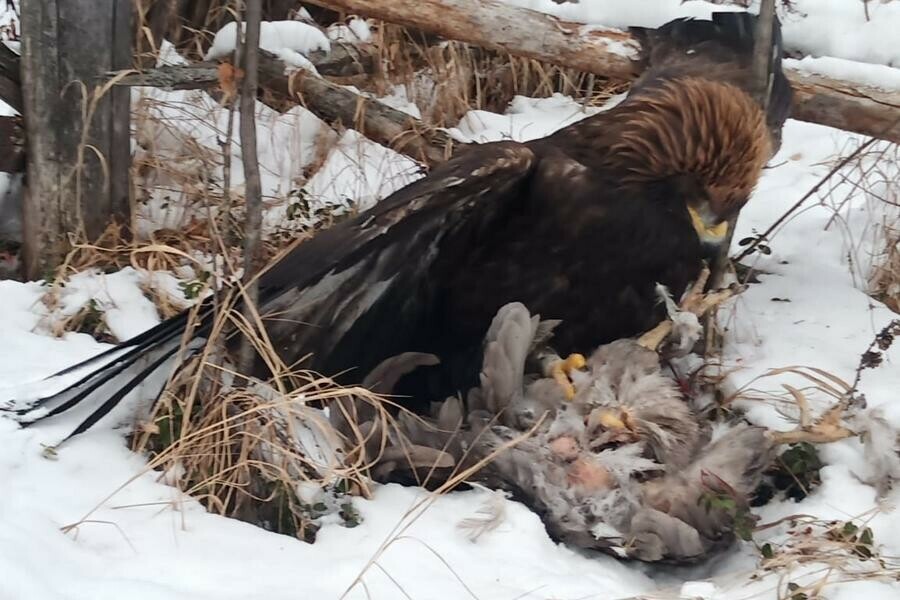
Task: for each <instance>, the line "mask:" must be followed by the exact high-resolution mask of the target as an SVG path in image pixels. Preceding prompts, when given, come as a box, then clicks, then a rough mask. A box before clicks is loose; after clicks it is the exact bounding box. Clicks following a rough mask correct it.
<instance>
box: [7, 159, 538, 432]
mask: <svg viewBox="0 0 900 600" xmlns="http://www.w3.org/2000/svg"><path fill="white" fill-rule="evenodd" d="M534 163H535V157H534V154H533V152H532V151H531V150H529V149H528V148H527V147H526V146H524V145H522V144H518V143H514V142H497V143H492V144H484V145H481V146H478V147H477V148H472V149H470V150H468V151H465V152H463V153H461V154H460V155H459V156H457V157H454V158H453V159H452V160H450V161H448V162H447V163H445V164H443V165H441V166H439V167H437V168H436V169H434V170H433V171H432V172H431V173H430V174H429V176H428V177H426V178H423V179H420V180H418V181H416V182H414V183H412V184H411V185H409V186H407V187H405V188H403V189H402V190H400V191H398V192H396V193H395V194H393V195H392V196H390V197H389V198H387V199H385V200H384V201H382V202H381V203H379V204H378V205H376V206H375V207H373V208H372V209H370V210H368V211H366V212H364V213H361V214H360V215H358V216H356V217H353V218H352V219H349V220H347V221H344V222H342V223H339V224H337V225H335V226H334V227H332V228H330V229H327V230H325V231H322V232H319V233H318V234H317V235H316V236H315V237H314V238H312V239H310V240H308V241H304V242H301V243H299V244H298V245H296V246H295V247H293V248H292V249H291V250H290V251H289V252H288V253H287V254H286V255H285V256H284V257H283V258H282V259H281V260H280V261H278V262H276V263H275V264H274V265H273V266H272V267H271V268H270V269H268V270H267V271H266V272H265V273H263V274H262V275H261V277H260V304H261V310H260V312H261V313H262V315H263V317H264V320H265V322H266V328H267V331H268V333H269V336H270V338H271V339H272V341H273V342H274V344H275V345H276V347H277V348H278V350H279V351H283V352H284V355H285V356H288V357H297V356H298V354H300V353H299V352H298V349H300V350H304V349H309V351H311V352H313V353H314V354H313V356H312V357H311V358H312V362H311V363H310V364H307V365H304V366H312V367H326V366H327V365H329V364H331V363H330V359H331V358H332V357H333V356H334V355H335V354H336V353H341V352H345V351H350V350H352V349H361V348H369V349H371V348H373V347H375V348H378V354H379V356H380V357H381V358H383V357H384V356H390V355H391V354H397V353H398V352H399V351H403V350H405V348H403V344H404V342H405V341H406V340H408V336H409V334H410V331H411V330H412V328H413V327H415V324H416V323H417V322H418V321H419V320H420V318H421V315H420V312H421V311H422V309H423V307H424V306H425V305H426V304H427V303H428V301H429V294H430V293H431V292H432V290H431V289H430V287H429V286H431V285H432V284H433V279H430V278H429V277H428V274H429V270H430V268H431V265H432V263H433V261H434V259H435V257H436V256H437V253H438V249H439V246H440V245H441V244H443V243H445V242H446V240H447V239H448V238H450V237H452V236H453V235H454V233H455V232H456V231H457V230H458V229H459V227H460V226H462V225H466V226H467V227H472V226H474V227H477V228H480V229H490V228H491V227H492V225H493V224H494V221H495V219H496V218H497V217H498V215H502V214H503V212H504V210H506V209H508V207H509V206H510V205H511V204H514V203H515V202H517V200H518V199H519V189H520V188H521V187H522V186H524V185H526V184H527V181H528V178H529V176H530V173H531V171H532V169H533V167H534ZM388 313H390V316H388ZM199 314H200V324H199V326H197V327H196V328H195V329H194V330H193V331H192V334H191V335H192V337H193V338H194V339H195V340H202V338H203V337H204V336H206V335H207V334H208V332H209V330H210V328H211V325H212V320H213V318H214V313H213V311H212V309H211V308H203V309H201V310H200V313H199ZM188 320H189V319H188V312H187V311H185V312H184V313H182V314H180V315H177V316H175V317H173V318H171V319H168V320H166V321H164V322H163V323H160V324H159V325H157V326H156V327H154V328H152V329H150V330H148V331H147V332H145V333H143V334H141V335H139V336H136V337H135V338H132V339H130V340H126V341H125V342H123V343H121V344H119V345H118V346H116V347H115V348H112V349H110V350H109V351H107V352H104V353H102V354H100V355H98V356H96V357H93V358H91V359H89V360H87V361H84V362H82V363H79V364H78V365H75V366H74V367H70V368H69V369H66V370H65V371H63V372H60V373H58V374H56V375H54V376H51V378H50V379H51V380H52V379H54V378H57V377H58V376H59V375H63V374H67V373H69V372H71V371H73V370H74V369H80V368H87V367H90V366H91V365H101V366H99V367H98V368H95V369H94V370H92V371H91V372H89V373H88V374H87V375H85V376H84V377H82V378H81V379H80V380H78V381H77V382H76V383H75V384H73V385H71V386H70V387H68V388H66V389H65V390H63V391H61V392H59V393H56V394H53V395H51V396H48V397H44V398H38V399H34V400H31V399H23V401H21V402H14V403H13V405H12V406H8V407H0V410H3V409H4V408H5V410H7V411H11V412H14V413H15V414H17V415H18V417H19V419H20V420H21V421H22V422H23V423H32V422H36V421H38V420H41V419H43V418H46V417H48V416H53V415H55V414H58V413H61V412H64V411H66V410H69V409H70V408H72V407H74V406H76V405H78V404H80V403H81V402H82V401H84V400H85V399H88V398H99V397H103V396H106V397H105V402H104V403H103V404H102V405H101V406H100V407H99V408H98V409H96V410H95V411H93V412H92V413H90V414H89V415H88V417H87V418H86V420H85V421H84V422H83V423H82V424H81V425H80V426H79V427H78V428H77V429H76V431H75V433H80V432H81V431H84V430H85V429H87V428H88V427H90V426H91V425H93V424H94V423H95V422H96V421H97V420H99V419H100V418H102V417H103V416H104V415H106V414H107V413H108V412H109V411H110V410H112V409H113V408H114V407H115V406H116V405H117V404H118V403H119V402H120V401H121V400H122V398H123V397H124V396H125V395H127V394H128V393H129V392H130V391H132V390H133V389H134V388H135V387H136V386H137V385H138V384H139V383H141V382H142V381H144V380H145V379H146V378H147V377H149V376H150V375H151V374H153V373H154V372H155V371H157V370H158V369H159V368H160V367H162V366H163V365H164V364H165V363H166V361H167V360H168V359H169V358H171V357H173V356H174V355H175V354H176V353H177V352H178V350H179V348H180V347H181V340H182V336H183V334H184V331H185V327H186V324H187V323H188ZM363 339H364V340H367V342H368V343H367V344H360V343H359V341H360V340H363ZM380 346H383V347H380ZM196 347H197V344H196V343H195V345H194V351H196ZM395 347H396V348H399V349H400V350H398V351H394V350H395ZM357 354H358V356H342V359H341V361H340V363H341V364H342V365H354V366H356V365H368V364H369V363H370V362H371V361H369V360H367V359H366V356H364V355H363V353H362V352H361V351H359V352H357ZM377 360H380V358H379V359H377ZM375 362H377V361H375ZM104 363H105V364H104ZM136 369H139V371H138V372H137V373H134V371H135V370H136ZM364 374H365V371H363V372H362V373H361V374H360V376H359V378H358V379H357V380H360V379H362V376H363V375H364ZM50 383H51V382H49V381H48V384H50ZM104 392H107V394H104ZM36 409H40V410H36ZM73 435H74V433H73Z"/></svg>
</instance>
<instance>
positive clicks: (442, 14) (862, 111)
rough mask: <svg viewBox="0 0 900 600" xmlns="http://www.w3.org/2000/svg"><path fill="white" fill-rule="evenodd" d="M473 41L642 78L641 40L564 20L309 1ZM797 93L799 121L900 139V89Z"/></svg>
mask: <svg viewBox="0 0 900 600" xmlns="http://www.w3.org/2000/svg"><path fill="white" fill-rule="evenodd" d="M308 1H309V3H310V4H316V5H319V6H324V7H327V8H331V9H333V10H340V11H345V12H348V13H355V14H361V15H365V16H368V17H374V18H376V19H383V20H385V21H388V22H391V23H397V24H399V25H404V26H406V27H412V28H415V29H418V30H420V31H424V32H426V33H433V34H436V35H440V36H442V37H444V38H447V39H452V40H459V41H462V42H467V43H470V44H473V45H476V46H481V47H483V48H489V49H492V50H499V51H504V52H509V53H510V54H516V55H519V56H526V57H529V58H534V59H536V60H541V61H544V62H549V63H553V64H556V65H560V66H565V67H572V68H575V69H579V70H581V71H585V72H588V73H595V74H597V75H603V76H606V77H612V78H621V79H630V78H632V77H634V76H635V75H636V73H635V66H634V64H632V61H631V58H632V57H634V56H636V54H637V51H638V48H639V46H638V43H637V41H636V40H635V39H634V38H633V37H632V36H631V35H630V34H628V33H626V32H624V31H619V30H616V29H604V28H596V27H592V26H589V25H583V24H581V23H570V22H566V21H561V20H559V19H557V18H555V17H553V16H550V15H545V14H543V13H539V12H536V11H532V10H528V9H524V8H516V7H514V6H509V5H508V4H504V3H503V2H501V1H500V0H308ZM785 74H786V75H787V77H788V79H789V80H790V82H791V85H792V86H793V87H794V89H795V90H796V91H797V94H796V96H795V99H794V108H793V113H792V115H791V116H792V117H794V118H795V119H799V120H801V121H809V122H812V123H820V124H822V125H828V126H829V127H837V128H839V129H844V130H847V131H853V132H856V133H862V134H865V135H871V136H874V137H878V138H881V139H884V140H888V141H891V142H900V120H898V114H900V92H896V91H893V92H886V91H881V90H876V89H874V88H870V87H867V86H864V85H859V84H856V83H852V84H851V83H847V82H839V81H834V80H831V79H828V78H825V77H815V76H806V75H803V74H802V73H800V72H799V71H796V70H792V69H789V68H787V69H785Z"/></svg>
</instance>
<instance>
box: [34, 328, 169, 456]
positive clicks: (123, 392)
mask: <svg viewBox="0 0 900 600" xmlns="http://www.w3.org/2000/svg"><path fill="white" fill-rule="evenodd" d="M178 350H179V347H177V346H176V347H175V348H172V349H171V350H169V351H167V352H165V353H163V355H162V356H160V357H159V358H157V359H156V360H155V361H153V362H152V363H150V365H148V366H147V367H146V368H145V369H143V370H142V371H141V372H139V373H138V374H137V375H135V376H134V377H132V378H131V379H130V380H129V381H128V382H127V383H126V384H125V385H123V386H122V387H121V388H119V389H118V390H116V392H115V393H114V394H113V395H112V396H110V397H109V399H108V400H106V402H104V403H103V404H101V405H100V406H98V407H97V409H96V410H94V411H93V412H91V414H89V415H88V416H87V418H86V419H85V420H83V421H82V422H81V423H79V425H78V426H77V427H76V428H75V429H74V430H72V433H70V434H69V435H67V436H66V437H65V438H64V439H63V440H62V441H61V442H59V443H60V444H61V443H63V442H65V441H67V440H69V439H70V438H73V437H75V436H76V435H78V434H80V433H84V432H85V431H87V430H88V429H90V428H91V427H93V426H94V425H95V424H96V423H97V422H98V421H99V420H100V419H102V418H103V417H105V416H106V415H108V414H109V412H110V411H111V410H112V409H114V408H115V407H116V406H117V405H118V404H119V402H121V401H122V399H123V398H125V396H127V395H128V394H129V393H131V391H132V390H133V389H134V388H136V387H137V386H138V385H140V383H141V382H142V381H144V380H145V379H147V377H149V376H150V375H152V374H153V373H154V372H155V371H156V370H157V369H158V368H160V367H161V366H162V365H163V363H165V362H166V361H167V360H169V358H171V357H172V355H173V354H175V353H176V352H177V351H178ZM160 392H162V390H160ZM155 398H156V400H158V399H159V394H156V396H155ZM156 400H154V404H155V402H156ZM47 416H50V415H47Z"/></svg>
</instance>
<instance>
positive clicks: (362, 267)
mask: <svg viewBox="0 0 900 600" xmlns="http://www.w3.org/2000/svg"><path fill="white" fill-rule="evenodd" d="M535 163H536V157H535V155H534V153H533V152H532V151H531V150H530V149H529V148H528V147H526V146H525V145H523V144H518V143H515V142H496V143H491V144H484V145H480V146H478V147H474V148H470V149H468V150H466V151H464V152H463V153H462V154H460V155H458V156H456V157H454V158H453V159H451V160H450V161H449V162H447V163H446V164H444V165H441V166H439V167H437V168H436V169H434V170H433V171H432V172H431V173H430V174H429V175H428V177H426V178H424V179H420V180H418V181H416V182H414V183H412V184H411V185H409V186H407V187H405V188H403V189H401V190H399V191H397V192H396V193H394V194H393V195H391V196H390V197H388V198H386V199H385V200H383V201H382V202H381V203H380V204H378V205H377V206H376V207H374V208H373V209H371V210H369V211H367V212H365V213H363V214H361V215H360V216H358V217H356V218H354V219H353V220H351V221H349V222H345V223H341V224H339V225H336V226H335V227H332V228H330V229H328V230H325V231H322V232H320V233H318V234H317V235H316V236H315V238H313V239H312V240H310V241H308V242H304V243H302V244H301V245H300V246H298V247H297V248H296V249H294V250H292V251H291V252H290V253H288V254H287V255H286V256H285V257H284V258H283V259H282V260H281V261H279V262H278V263H276V264H275V265H274V266H273V267H272V269H271V270H270V271H268V272H267V273H265V275H264V276H263V277H262V279H261V289H260V294H261V298H262V304H263V306H264V309H265V312H266V315H264V316H265V317H267V321H266V329H267V331H268V332H269V336H270V337H271V339H272V340H273V342H274V344H275V347H276V348H277V349H278V350H279V351H280V352H281V353H282V356H284V357H286V358H287V357H298V358H299V356H301V355H302V353H303V352H304V351H305V352H313V353H314V354H313V356H311V357H310V358H311V361H310V362H309V363H307V364H306V365H304V366H309V367H312V368H314V369H316V370H320V371H322V372H324V373H326V374H329V375H331V374H334V373H335V371H337V370H340V369H343V368H347V367H348V366H352V367H354V368H358V369H359V372H358V374H357V377H356V378H355V380H356V381H360V380H361V379H362V377H363V376H364V375H365V374H366V372H367V371H368V369H369V368H371V367H374V366H375V364H377V363H378V362H380V361H381V360H382V359H383V358H385V357H387V356H392V355H393V354H399V353H401V352H405V351H408V350H411V349H412V348H409V347H408V344H409V341H410V338H411V336H412V335H413V333H414V332H415V330H416V329H417V328H418V326H420V325H421V323H422V320H423V319H427V318H428V317H429V315H428V314H427V312H426V311H427V308H428V307H430V306H431V305H432V304H433V302H434V299H435V298H434V295H435V294H436V293H439V289H438V288H437V287H436V285H437V284H438V283H439V281H438V279H439V278H437V277H435V276H434V273H433V272H432V269H433V265H434V263H435V259H436V258H437V257H438V255H439V254H440V253H441V252H444V251H445V249H446V248H447V247H459V246H460V243H459V241H458V240H457V239H456V238H457V237H458V236H459V234H460V232H461V231H463V230H465V231H467V232H468V231H471V230H472V229H473V228H474V229H478V230H481V231H490V230H491V229H492V228H494V226H495V225H496V224H497V221H498V219H502V218H503V216H504V215H505V214H506V213H507V212H508V211H509V210H510V208H511V207H513V206H514V205H515V204H516V203H518V202H519V201H520V200H521V198H522V196H523V195H524V194H523V189H524V187H525V186H526V185H527V183H528V181H529V179H530V176H531V173H532V171H533V170H534V165H535ZM298 349H299V351H298ZM304 349H306V350H304ZM376 354H377V356H376ZM335 357H339V358H337V359H336V358H335Z"/></svg>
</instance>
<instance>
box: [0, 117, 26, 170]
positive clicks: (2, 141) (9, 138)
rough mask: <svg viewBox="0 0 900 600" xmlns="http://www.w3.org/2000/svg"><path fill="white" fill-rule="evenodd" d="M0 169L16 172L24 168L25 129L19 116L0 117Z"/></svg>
mask: <svg viewBox="0 0 900 600" xmlns="http://www.w3.org/2000/svg"><path fill="white" fill-rule="evenodd" d="M0 148H3V149H4V150H3V152H2V153H0V171H3V172H5V173H18V172H20V171H23V170H25V131H24V130H23V129H22V118H21V117H0Z"/></svg>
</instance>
